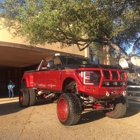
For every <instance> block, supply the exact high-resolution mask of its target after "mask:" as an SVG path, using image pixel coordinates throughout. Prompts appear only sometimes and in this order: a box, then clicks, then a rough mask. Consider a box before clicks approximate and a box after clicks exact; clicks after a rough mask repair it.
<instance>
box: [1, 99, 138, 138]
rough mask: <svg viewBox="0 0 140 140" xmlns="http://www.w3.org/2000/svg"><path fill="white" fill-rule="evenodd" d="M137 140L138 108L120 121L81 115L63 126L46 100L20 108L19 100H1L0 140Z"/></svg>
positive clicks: (51, 105)
mask: <svg viewBox="0 0 140 140" xmlns="http://www.w3.org/2000/svg"><path fill="white" fill-rule="evenodd" d="M126 139H127V140H139V139H140V105H134V104H131V105H130V107H129V108H128V111H127V114H126V116H125V117H124V118H121V119H110V118H108V117H105V115H104V113H103V112H84V113H83V114H82V117H81V121H80V123H79V124H77V125H75V126H63V125H62V124H60V122H59V121H58V118H57V115H56V104H55V103H51V102H50V101H49V100H46V101H39V102H37V104H36V105H35V106H32V107H28V108H21V107H19V104H18V98H10V99H9V98H3V99H0V140H126Z"/></svg>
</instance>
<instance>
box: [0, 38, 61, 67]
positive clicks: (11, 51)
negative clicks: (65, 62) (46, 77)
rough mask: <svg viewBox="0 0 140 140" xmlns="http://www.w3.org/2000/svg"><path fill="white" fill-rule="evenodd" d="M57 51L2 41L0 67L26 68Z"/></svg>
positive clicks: (0, 43)
mask: <svg viewBox="0 0 140 140" xmlns="http://www.w3.org/2000/svg"><path fill="white" fill-rule="evenodd" d="M55 53H58V52H57V51H53V50H52V51H51V50H48V49H44V48H38V47H32V46H26V45H22V44H15V43H9V42H1V41H0V67H26V66H29V65H34V64H37V63H39V62H40V61H41V59H43V58H46V57H48V56H52V55H54V54H55Z"/></svg>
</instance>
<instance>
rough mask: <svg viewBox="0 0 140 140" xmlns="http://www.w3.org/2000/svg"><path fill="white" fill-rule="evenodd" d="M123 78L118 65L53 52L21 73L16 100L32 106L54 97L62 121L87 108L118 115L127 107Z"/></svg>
mask: <svg viewBox="0 0 140 140" xmlns="http://www.w3.org/2000/svg"><path fill="white" fill-rule="evenodd" d="M126 82H127V74H126V72H125V71H123V70H122V69H121V68H120V67H117V66H107V65H98V64H91V63H90V62H89V61H88V59H86V58H82V57H76V56H70V55H56V56H53V57H49V58H46V59H43V60H42V61H41V62H40V64H39V66H38V67H37V69H36V70H33V71H26V72H25V73H24V75H23V78H22V82H21V90H20V94H19V104H20V106H24V107H27V106H32V105H34V104H35V101H36V100H37V99H39V98H44V99H46V98H52V99H54V100H57V116H58V119H59V121H60V122H61V123H62V124H63V125H74V124H77V123H78V122H79V120H80V117H81V113H82V111H84V110H85V109H87V108H91V109H92V110H93V111H104V112H105V115H106V116H108V117H110V118H120V117H123V116H124V115H125V113H126V110H127V106H126V101H125V94H126V91H125V90H126Z"/></svg>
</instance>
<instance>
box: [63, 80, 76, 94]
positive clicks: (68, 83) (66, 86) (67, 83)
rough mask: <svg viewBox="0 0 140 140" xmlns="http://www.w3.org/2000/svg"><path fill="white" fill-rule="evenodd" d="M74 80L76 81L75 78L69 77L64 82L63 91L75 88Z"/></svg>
mask: <svg viewBox="0 0 140 140" xmlns="http://www.w3.org/2000/svg"><path fill="white" fill-rule="evenodd" d="M72 82H75V80H74V79H73V78H67V79H65V80H64V82H63V92H67V91H71V90H72V88H73V84H71V83H72Z"/></svg>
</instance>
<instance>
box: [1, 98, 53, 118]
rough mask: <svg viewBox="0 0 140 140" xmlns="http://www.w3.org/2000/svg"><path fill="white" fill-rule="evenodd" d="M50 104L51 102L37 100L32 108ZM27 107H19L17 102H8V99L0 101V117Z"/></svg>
mask: <svg viewBox="0 0 140 140" xmlns="http://www.w3.org/2000/svg"><path fill="white" fill-rule="evenodd" d="M50 103H52V101H51V100H37V101H36V103H35V105H34V106H39V105H45V104H50ZM26 108H27V107H21V106H20V105H19V101H18V100H10V99H9V98H7V99H4V101H0V116H2V115H8V114H12V113H16V112H18V111H21V110H23V109H26Z"/></svg>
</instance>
